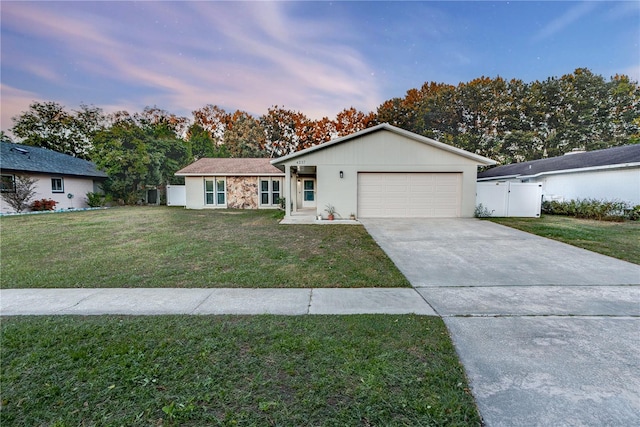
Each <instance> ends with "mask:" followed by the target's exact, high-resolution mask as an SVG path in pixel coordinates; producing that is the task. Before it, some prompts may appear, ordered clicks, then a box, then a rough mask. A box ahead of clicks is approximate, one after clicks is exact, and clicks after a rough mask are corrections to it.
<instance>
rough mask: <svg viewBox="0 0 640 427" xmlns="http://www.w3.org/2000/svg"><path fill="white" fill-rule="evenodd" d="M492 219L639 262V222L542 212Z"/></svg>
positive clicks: (594, 250)
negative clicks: (537, 215)
mask: <svg viewBox="0 0 640 427" xmlns="http://www.w3.org/2000/svg"><path fill="white" fill-rule="evenodd" d="M489 220H490V221H493V222H496V223H498V224H502V225H506V226H509V227H513V228H517V229H518V230H522V231H526V232H528V233H532V234H536V235H538V236H542V237H548V238H550V239H554V240H559V241H561V242H564V243H568V244H570V245H573V246H577V247H579V248H583V249H588V250H590V251H593V252H598V253H601V254H604V255H608V256H611V257H614V258H618V259H622V260H625V261H629V262H632V263H634V264H640V243H639V242H640V222H638V221H625V222H610V221H594V220H587V219H577V218H570V217H566V216H559V215H543V216H542V217H541V218H490V219H489Z"/></svg>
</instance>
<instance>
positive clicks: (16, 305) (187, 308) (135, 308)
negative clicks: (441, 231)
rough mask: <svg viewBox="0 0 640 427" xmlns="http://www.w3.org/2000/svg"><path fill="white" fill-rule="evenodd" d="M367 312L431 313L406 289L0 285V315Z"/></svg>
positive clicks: (412, 290) (422, 301)
mask: <svg viewBox="0 0 640 427" xmlns="http://www.w3.org/2000/svg"><path fill="white" fill-rule="evenodd" d="M369 313H371V314H410V313H415V314H420V315H427V316H435V315H436V313H435V312H434V311H433V309H432V308H431V307H430V306H429V304H427V302H426V301H425V300H424V298H423V297H422V295H420V293H419V292H417V291H416V290H415V289H410V288H356V289H335V288H330V289H328V288H318V289H259V288H253V289H243V288H233V289H231V288H224V289H201V288H198V289H193V288H143V289H139V288H117V289H110V288H109V289H102V288H101V289H4V290H0V315H2V316H15V315H62V314H72V315H101V314H125V315H160V314H247V315H249V314H282V315H305V314H369Z"/></svg>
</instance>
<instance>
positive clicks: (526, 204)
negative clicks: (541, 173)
mask: <svg viewBox="0 0 640 427" xmlns="http://www.w3.org/2000/svg"><path fill="white" fill-rule="evenodd" d="M476 185H477V187H476V188H477V189H476V206H478V205H480V204H482V207H483V208H485V209H486V212H487V213H490V214H491V216H498V217H500V216H501V217H506V216H516V217H531V218H539V217H540V209H541V205H542V184H538V183H525V182H478V183H477V184H476Z"/></svg>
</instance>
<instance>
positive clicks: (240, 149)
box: [224, 110, 266, 157]
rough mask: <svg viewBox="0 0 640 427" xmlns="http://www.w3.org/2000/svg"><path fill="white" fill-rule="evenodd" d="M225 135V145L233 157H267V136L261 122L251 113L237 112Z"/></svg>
mask: <svg viewBox="0 0 640 427" xmlns="http://www.w3.org/2000/svg"><path fill="white" fill-rule="evenodd" d="M232 118H233V120H232V122H231V126H230V127H229V128H228V129H227V130H226V131H225V133H224V145H225V146H226V148H227V150H228V151H229V154H230V156H231V157H265V156H266V153H265V150H264V147H265V142H266V136H265V132H264V129H263V128H262V126H261V125H260V122H259V121H258V120H256V119H254V118H253V117H252V116H251V115H250V114H249V113H246V112H244V111H239V110H238V111H236V112H235V113H234V114H233V116H232Z"/></svg>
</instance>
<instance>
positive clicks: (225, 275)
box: [0, 207, 410, 288]
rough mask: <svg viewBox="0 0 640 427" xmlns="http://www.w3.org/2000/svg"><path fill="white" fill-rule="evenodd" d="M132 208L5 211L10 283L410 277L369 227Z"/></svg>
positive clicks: (309, 283) (355, 282)
mask: <svg viewBox="0 0 640 427" xmlns="http://www.w3.org/2000/svg"><path fill="white" fill-rule="evenodd" d="M279 219H280V217H279V212H277V211H265V210H243V211H233V210H215V211H214V210H185V209H183V208H167V207H126V208H112V209H108V210H97V211H83V212H70V213H53V214H43V215H24V216H10V217H0V227H1V230H2V238H1V239H0V269H1V270H2V282H1V286H2V288H69V287H77V288H80V287H81V288H93V287H203V288H208V287H210V288H215V287H266V288H283V287H404V286H410V285H409V283H408V281H407V280H406V279H405V277H404V276H403V275H402V274H401V273H400V272H399V271H398V269H397V268H396V267H395V265H394V264H393V263H392V262H391V260H390V259H389V258H388V257H387V256H386V254H385V253H384V252H383V251H382V250H381V249H380V248H379V247H378V245H377V244H376V243H375V242H374V240H373V239H372V238H371V237H370V236H369V235H368V234H367V232H366V230H365V229H364V227H362V226H353V225H332V226H314V225H288V226H284V225H279V224H278V221H279Z"/></svg>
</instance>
